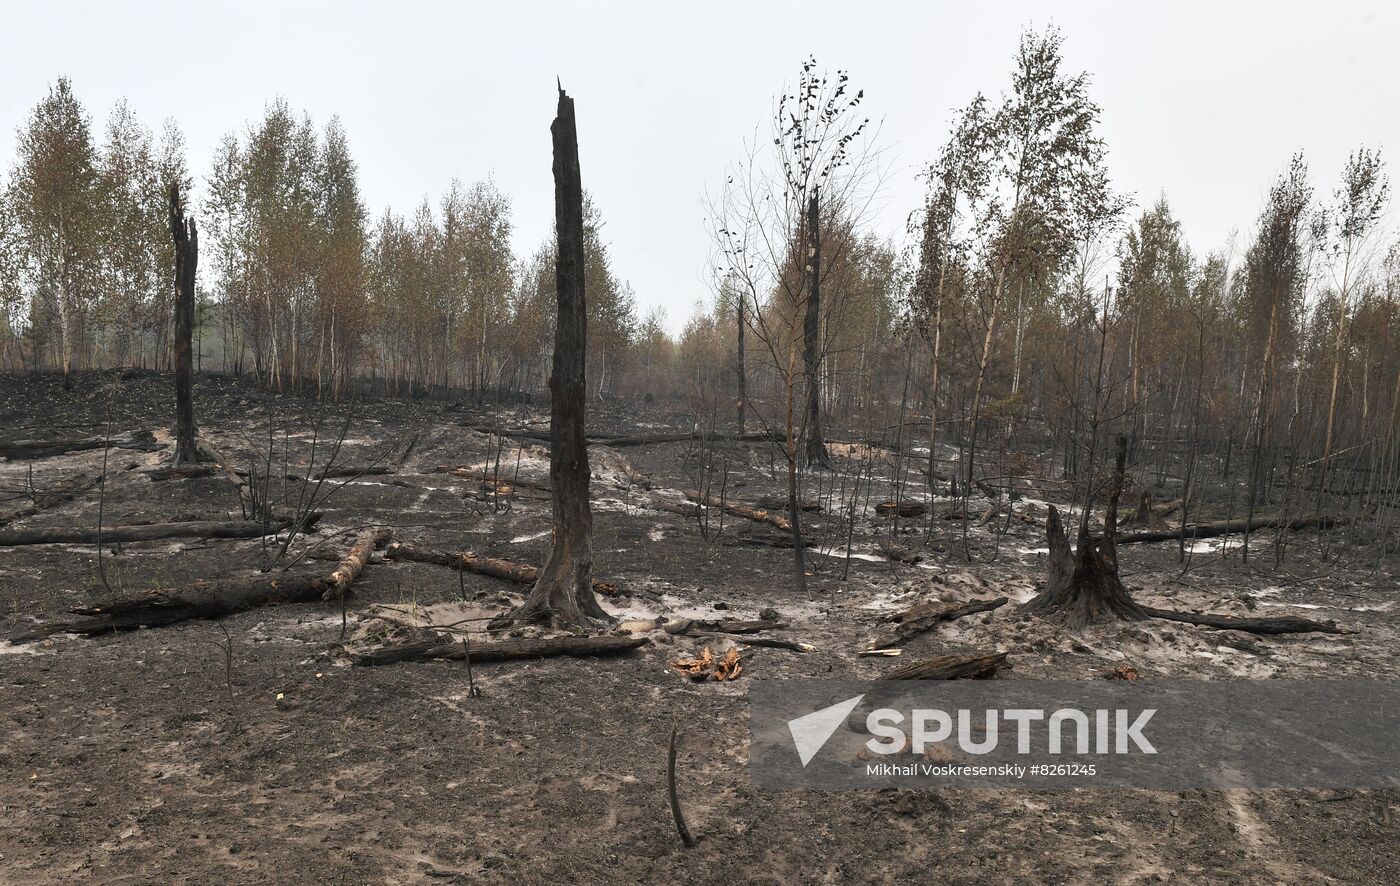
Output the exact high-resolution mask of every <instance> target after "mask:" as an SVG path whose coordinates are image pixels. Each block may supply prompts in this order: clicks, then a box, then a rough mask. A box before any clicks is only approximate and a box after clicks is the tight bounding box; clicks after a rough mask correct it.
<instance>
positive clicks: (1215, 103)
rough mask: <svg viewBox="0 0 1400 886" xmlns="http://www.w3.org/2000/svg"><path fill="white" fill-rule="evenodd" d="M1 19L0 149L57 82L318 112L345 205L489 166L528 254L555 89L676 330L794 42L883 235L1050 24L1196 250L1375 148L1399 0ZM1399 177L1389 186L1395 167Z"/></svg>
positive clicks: (1386, 137) (194, 131)
mask: <svg viewBox="0 0 1400 886" xmlns="http://www.w3.org/2000/svg"><path fill="white" fill-rule="evenodd" d="M5 5H6V7H7V9H6V14H5V16H4V29H3V30H0V164H3V166H4V168H6V169H8V167H9V166H10V164H11V163H12V158H13V151H14V147H13V135H12V134H13V132H14V131H15V129H16V128H17V127H18V126H19V125H20V124H21V123H22V122H23V120H24V119H25V117H26V116H27V114H28V113H29V110H30V108H31V107H32V106H33V105H34V103H35V102H36V101H37V100H38V99H39V98H40V97H41V96H42V95H43V94H44V91H45V89H46V88H47V86H48V84H50V83H51V82H52V81H53V80H54V78H55V77H57V76H58V75H59V74H66V75H67V76H69V77H70V78H71V79H72V80H73V83H74V88H75V89H76V91H77V94H78V97H79V98H80V99H81V100H82V101H83V103H84V104H85V106H86V107H87V109H88V111H89V113H91V114H92V116H93V120H94V124H95V128H97V129H98V131H99V133H100V128H101V126H102V125H103V123H104V121H105V118H106V114H107V111H108V110H109V109H110V107H111V106H112V104H113V103H114V102H115V101H116V100H117V99H118V98H120V97H122V96H125V97H126V98H127V99H128V100H129V102H130V104H131V106H132V108H133V110H134V111H135V112H136V114H137V115H138V116H139V117H140V118H141V119H142V120H143V121H144V122H145V123H146V124H147V125H148V126H150V127H152V128H153V129H156V130H158V128H159V125H160V122H161V120H163V119H164V118H165V117H167V116H174V117H176V118H177V119H178V120H179V122H180V125H181V126H182V127H183V129H184V131H185V134H186V137H187V139H188V150H189V158H190V165H191V168H192V170H193V171H194V173H195V174H196V175H197V176H202V175H203V174H204V173H205V172H207V170H208V168H209V164H210V162H211V159H212V153H213V147H214V145H215V143H216V141H217V140H218V139H219V137H220V136H221V135H222V134H224V133H226V132H228V131H230V130H233V129H240V130H241V129H242V127H243V124H244V123H245V122H246V121H249V120H252V119H255V118H257V117H259V116H260V115H261V113H262V108H263V106H264V103H265V102H266V101H267V100H268V99H269V98H271V97H273V96H277V95H281V96H284V97H285V98H286V99H287V100H288V101H289V103H290V104H291V105H292V107H293V108H296V109H298V110H301V109H304V110H307V111H309V112H311V114H312V116H313V117H314V118H315V119H316V120H317V121H318V123H319V122H324V121H325V120H326V119H327V118H329V117H330V116H331V115H332V114H338V115H340V117H341V120H342V122H343V123H344V125H345V128H346V130H347V131H348V133H349V137H350V143H351V148H352V151H353V153H354V156H355V158H356V160H357V161H358V163H359V167H360V177H361V185H362V188H363V192H364V196H365V199H366V201H367V203H368V205H369V210H370V214H371V217H374V216H377V215H378V214H379V213H380V212H381V211H382V209H383V207H384V206H385V205H386V204H389V205H392V206H393V207H394V208H395V209H396V210H399V211H401V212H404V213H405V214H407V213H408V212H411V210H412V209H413V208H414V207H415V206H416V205H417V203H418V202H419V201H420V200H421V199H422V198H423V197H424V196H425V195H427V196H429V197H430V198H431V199H432V200H433V201H434V202H436V200H437V197H438V195H439V194H441V192H442V191H443V190H445V189H446V188H447V186H448V183H449V182H450V181H451V179H452V178H453V177H454V176H456V177H459V178H461V179H462V180H463V181H465V182H471V181H473V180H475V179H478V178H484V177H486V176H493V177H494V178H495V180H496V182H497V184H498V185H499V187H500V188H501V190H503V191H504V192H505V193H506V194H508V195H509V196H510V198H511V199H512V202H513V208H514V221H515V225H516V238H515V245H516V248H517V251H518V252H519V253H521V254H525V253H528V252H530V251H533V249H534V248H535V247H536V246H538V245H539V243H540V242H541V241H543V239H544V238H545V237H546V235H547V234H548V233H549V230H550V225H551V224H552V213H553V202H552V201H553V185H552V181H551V178H550V140H549V132H548V130H549V123H550V119H551V118H552V116H553V112H554V97H555V93H554V78H555V75H556V74H557V75H559V76H560V77H561V78H562V80H563V83H564V86H565V88H566V89H567V90H568V91H569V93H570V94H571V95H573V96H574V97H575V100H576V102H577V110H578V119H579V140H580V146H579V147H580V153H581V164H582V168H583V179H584V186H585V187H586V188H588V189H589V190H590V191H591V192H592V193H593V195H594V197H595V199H596V200H597V202H598V204H599V207H600V209H601V210H602V213H603V217H604V219H605V221H606V229H605V237H606V239H607V240H608V241H609V242H610V244H611V248H612V255H613V259H614V265H615V268H616V270H617V272H618V274H619V275H620V276H622V277H623V278H626V279H628V280H630V281H631V282H632V284H633V285H634V287H635V288H636V291H637V295H638V299H639V301H640V302H641V303H642V306H643V307H646V306H650V305H662V306H664V307H665V308H666V310H667V313H668V325H669V326H670V327H671V328H672V329H677V328H679V327H680V326H681V325H682V324H683V322H684V320H685V318H686V316H687V315H688V314H689V313H690V309H691V306H692V305H693V304H694V303H695V301H696V299H698V298H702V297H708V292H707V289H706V285H705V282H704V275H703V266H704V264H705V260H706V256H707V254H708V252H709V244H708V242H707V240H706V235H705V229H704V226H703V207H702V203H701V194H702V192H703V191H704V189H705V188H706V187H707V186H709V187H711V188H712V189H713V188H714V187H715V186H716V185H717V184H718V183H719V182H720V181H721V180H722V176H723V171H724V168H725V166H726V164H727V163H729V162H730V161H732V160H734V159H736V158H737V157H738V155H739V153H740V151H741V147H742V142H743V139H744V138H745V137H746V136H748V135H750V134H752V132H753V131H754V127H755V125H758V124H760V123H763V125H764V126H765V127H766V122H765V121H766V116H767V114H768V113H769V111H770V108H771V104H772V99H773V96H774V95H775V93H776V92H778V91H779V90H780V89H781V87H782V86H783V84H784V82H787V81H791V80H793V79H795V76H796V72H797V71H798V67H799V65H800V63H801V61H802V59H803V58H804V57H805V56H806V55H807V54H808V53H815V54H816V56H817V59H818V62H819V63H821V64H822V65H823V66H829V67H833V68H835V67H841V68H845V69H847V70H848V71H849V72H850V74H851V79H852V83H853V85H854V86H855V87H856V88H863V89H864V90H865V92H866V106H867V108H868V111H869V113H870V115H871V116H872V117H877V118H878V117H881V116H883V117H884V121H885V122H884V129H883V144H884V145H885V146H886V147H887V148H888V149H889V161H890V164H891V176H890V178H889V181H888V184H887V187H886V195H887V199H886V200H885V202H884V204H883V208H882V210H881V213H880V216H879V218H878V219H877V223H878V225H879V226H880V228H881V230H882V232H883V233H888V234H895V233H900V232H902V231H903V228H904V220H905V217H906V216H907V214H908V213H909V212H910V211H911V210H912V209H914V208H916V207H917V206H918V205H919V202H920V200H921V198H922V193H923V189H922V185H921V184H920V183H919V182H917V181H916V180H915V175H916V173H917V172H918V169H919V168H920V167H921V166H922V165H923V164H925V163H926V162H927V161H928V160H929V159H931V158H932V157H933V156H934V155H935V153H936V151H937V150H938V147H939V146H940V145H941V144H942V142H943V141H944V138H945V136H946V133H947V129H948V124H949V120H950V116H951V113H950V112H951V110H952V109H954V108H956V107H959V106H961V105H963V104H965V103H966V102H967V101H968V99H969V98H971V96H972V95H973V94H974V93H975V92H976V91H978V90H983V91H986V92H989V93H992V94H997V93H999V92H1000V90H1001V89H1002V88H1003V85H1004V84H1005V83H1006V81H1007V77H1008V73H1009V71H1010V65H1011V57H1012V52H1013V50H1014V49H1015V46H1016V41H1017V39H1018V36H1019V34H1020V32H1021V30H1022V29H1023V27H1025V26H1026V25H1028V24H1035V25H1037V26H1039V25H1043V24H1046V23H1047V22H1053V23H1055V24H1057V25H1059V26H1060V27H1061V29H1062V30H1063V32H1064V34H1065V36H1066V37H1067V43H1066V47H1065V53H1066V57H1067V62H1068V65H1069V67H1070V68H1072V69H1075V70H1079V69H1087V70H1088V71H1090V72H1091V74H1092V75H1093V95H1094V97H1095V98H1096V99H1097V101H1098V102H1099V104H1100V105H1101V106H1102V107H1103V134H1104V136H1105V137H1106V139H1107V141H1108V144H1109V148H1110V163H1111V168H1112V172H1113V177H1114V180H1115V182H1116V183H1117V185H1118V186H1119V187H1120V188H1122V189H1124V190H1127V191H1130V192H1133V193H1134V194H1135V195H1136V197H1137V200H1138V202H1139V203H1140V204H1142V203H1148V202H1151V201H1152V200H1154V199H1155V198H1156V197H1157V195H1158V194H1159V193H1160V192H1163V191H1165V193H1166V194H1167V196H1168V198H1169V199H1170V200H1171V202H1172V204H1173V207H1174V209H1175V210H1176V212H1177V214H1178V216H1179V217H1180V218H1181V219H1182V220H1183V222H1184V224H1185V229H1186V234H1187V236H1188V238H1189V240H1190V242H1191V243H1192V245H1193V247H1195V248H1196V249H1197V250H1198V251H1204V250H1206V249H1211V248H1216V247H1220V246H1223V245H1224V244H1225V243H1226V242H1227V240H1228V238H1229V236H1230V233H1231V231H1232V230H1236V229H1238V230H1241V231H1247V230H1248V229H1249V227H1250V225H1251V223H1252V221H1253V219H1254V217H1255V215H1256V213H1257V211H1258V208H1259V204H1260V201H1261V199H1262V197H1263V194H1264V192H1265V190H1266V189H1267V187H1268V185H1269V182H1270V181H1271V180H1272V178H1273V177H1274V176H1275V175H1276V174H1277V173H1278V171H1279V170H1281V169H1282V168H1283V166H1284V164H1285V163H1286V161H1287V159H1288V157H1289V155H1290V154H1291V153H1292V152H1293V151H1295V150H1297V149H1300V148H1301V149H1304V150H1305V151H1306V152H1307V155H1308V157H1309V160H1310V162H1311V164H1312V169H1313V174H1314V180H1315V183H1316V184H1317V185H1318V191H1319V193H1330V191H1331V190H1332V188H1333V187H1334V184H1335V179H1336V177H1337V174H1338V172H1339V170H1340V168H1341V165H1342V163H1343V161H1344V160H1345V157H1346V154H1347V152H1348V151H1350V150H1351V149H1352V148H1353V147H1354V146H1356V145H1357V144H1367V145H1369V146H1372V147H1377V146H1379V147H1382V148H1390V149H1396V148H1400V77H1397V73H1400V71H1397V65H1396V56H1397V53H1400V11H1397V10H1398V9H1400V7H1397V5H1396V4H1393V3H1388V4H1387V3H1375V2H1372V3H1353V2H1335V0H1334V2H1328V3H1311V4H1302V3H1296V2H1273V3H1229V2H1212V3H1195V2H1191V3H1186V2H1173V3H1155V4H1150V5H1149V4H1141V3H1130V2H1121V0H1120V2H1115V3H1091V2H1057V3H1034V2H1002V3H995V4H985V5H983V6H981V7H975V6H974V5H973V4H970V3H966V2H962V3H947V2H940V3H933V2H923V3H920V2H905V3H860V2H845V3H833V2H824V0H822V2H818V0H807V2H802V3H793V2H782V3H779V2H771V3H759V2H749V3H734V2H715V3H711V2H689V3H685V4H681V3H662V2H657V0H652V2H649V3H643V2H638V3H621V2H612V3H604V2H597V0H591V2H575V3H531V2H507V0H498V2H494V3H489V4H488V3H431V2H414V3H411V4H402V5H398V6H394V5H390V4H388V3H383V4H368V3H360V2H346V0H343V2H338V3H296V2H285V3H263V2H240V3H219V2H214V0H196V2H182V3H157V2H112V3H100V2H85V3H63V4H58V3H53V2H51V0H50V2H28V0H23V2H13V0H7V2H6V4H5ZM1397 177H1400V176H1397Z"/></svg>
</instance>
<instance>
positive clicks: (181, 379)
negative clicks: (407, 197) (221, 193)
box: [170, 184, 199, 465]
mask: <svg viewBox="0 0 1400 886" xmlns="http://www.w3.org/2000/svg"><path fill="white" fill-rule="evenodd" d="M170 234H171V236H172V237H173V238H174V240H175V464H177V465H181V464H192V463H194V462H196V461H199V454H198V450H197V448H196V447H195V435H196V433H197V432H196V430H195V426H194V383H193V377H192V376H193V362H194V361H193V357H192V349H191V347H190V340H191V338H192V336H193V333H194V275H195V269H196V268H197V267H198V265H199V232H198V231H197V230H196V229H195V224H194V219H193V218H190V219H186V218H185V210H184V207H183V206H182V205H181V203H180V186H179V185H178V184H177V185H172V186H171V188H170Z"/></svg>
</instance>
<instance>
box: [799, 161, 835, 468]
mask: <svg viewBox="0 0 1400 886" xmlns="http://www.w3.org/2000/svg"><path fill="white" fill-rule="evenodd" d="M807 233H808V236H809V237H810V246H809V252H808V259H807V279H808V286H807V316H806V320H805V322H804V323H803V324H802V362H803V364H804V368H805V369H806V371H807V421H806V423H805V427H806V429H807V434H806V437H807V439H806V441H805V444H804V446H805V449H804V453H803V454H804V458H805V460H806V463H807V465H808V466H809V467H813V468H825V467H828V466H829V465H830V459H828V458H827V454H826V442H825V440H823V438H822V421H821V350H820V342H819V341H818V339H819V338H820V337H821V335H820V334H821V303H822V299H821V276H822V275H821V268H822V241H821V194H820V190H819V189H818V188H813V189H812V199H811V200H810V201H809V202H808V204H807Z"/></svg>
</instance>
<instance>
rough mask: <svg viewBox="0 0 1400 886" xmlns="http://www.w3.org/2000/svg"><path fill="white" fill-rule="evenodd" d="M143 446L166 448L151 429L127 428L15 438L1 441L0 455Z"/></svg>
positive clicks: (11, 456) (29, 455)
mask: <svg viewBox="0 0 1400 886" xmlns="http://www.w3.org/2000/svg"><path fill="white" fill-rule="evenodd" d="M104 447H105V448H110V449H139V450H142V451H145V452H154V451H156V450H157V449H164V448H165V444H164V443H157V442H156V438H155V435H154V434H152V433H151V432H150V431H127V432H125V433H121V434H115V435H113V436H111V437H83V438H81V439H77V440H14V441H11V442H8V443H0V457H3V458H8V459H30V458H51V457H52V456H55V455H64V454H66V453H69V452H85V451H87V450H91V449H102V448H104Z"/></svg>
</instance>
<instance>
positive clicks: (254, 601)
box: [10, 530, 387, 643]
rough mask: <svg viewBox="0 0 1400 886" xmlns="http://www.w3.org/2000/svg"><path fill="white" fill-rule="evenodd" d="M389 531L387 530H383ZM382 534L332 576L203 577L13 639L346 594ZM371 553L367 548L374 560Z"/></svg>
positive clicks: (147, 624)
mask: <svg viewBox="0 0 1400 886" xmlns="http://www.w3.org/2000/svg"><path fill="white" fill-rule="evenodd" d="M379 532H387V530H379ZM366 536H369V537H370V538H371V540H377V539H378V532H373V533H366V534H365V535H362V536H361V537H360V539H359V540H358V541H357V542H356V543H355V545H354V546H352V547H351V549H350V553H348V554H347V555H346V557H345V560H344V561H342V563H341V565H340V566H339V567H337V568H336V569H335V571H333V572H332V573H331V574H330V576H325V575H322V574H319V573H301V574H295V575H288V574H281V575H276V576H267V575H258V576H254V577H252V578H237V579H221V580H218V581H202V582H196V583H195V584H193V585H189V586H187V587H182V588H156V589H154V590H149V591H139V592H135V593H126V594H119V595H117V596H114V597H110V598H107V599H105V600H100V601H98V602H96V603H93V604H91V605H88V606H76V607H74V608H73V609H72V610H71V611H72V612H73V613H74V614H76V615H84V616H88V618H85V619H81V620H77V621H69V622H55V623H53V624H47V625H41V626H39V627H37V628H35V629H33V630H32V631H28V632H26V633H24V634H21V635H19V636H17V637H11V638H10V639H11V642H14V643H25V642H29V641H31V640H38V639H42V638H44V637H49V636H52V635H54V634H83V635H87V636H91V635H94V634H105V633H110V632H113V631H124V630H131V629H133V628H151V627H158V626H161V625H168V624H175V623H177V622H182V621H191V620H193V619H201V618H221V617H223V616H225V615H232V614H233V613H235V612H242V611H244V610H245V609H255V608H258V607H260V606H275V605H278V604H281V603H311V602H315V601H319V600H321V599H323V598H324V595H326V594H328V593H329V594H331V595H333V596H343V595H344V593H345V591H346V590H347V589H348V588H349V587H350V583H351V582H353V581H354V580H355V579H356V578H357V577H358V576H359V574H360V569H363V568H364V563H363V562H361V563H360V569H354V570H353V571H352V572H350V573H347V572H345V571H343V570H345V569H346V563H347V562H349V561H350V560H351V559H352V557H354V556H356V551H357V549H358V548H359V547H360V544H361V542H363V541H364V540H365V537H366ZM368 556H369V555H368V552H364V557H365V559H368Z"/></svg>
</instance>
